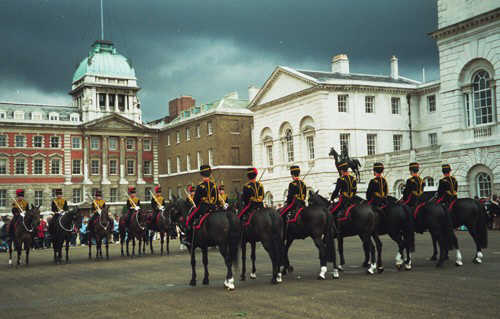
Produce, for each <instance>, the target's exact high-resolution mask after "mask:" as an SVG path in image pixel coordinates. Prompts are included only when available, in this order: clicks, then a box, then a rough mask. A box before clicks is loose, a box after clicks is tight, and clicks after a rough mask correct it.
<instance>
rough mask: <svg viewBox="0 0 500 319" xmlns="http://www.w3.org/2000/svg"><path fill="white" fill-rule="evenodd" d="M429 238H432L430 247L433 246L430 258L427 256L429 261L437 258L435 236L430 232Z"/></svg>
mask: <svg viewBox="0 0 500 319" xmlns="http://www.w3.org/2000/svg"><path fill="white" fill-rule="evenodd" d="M431 238H432V248H433V252H432V256H431V258H429V260H430V261H436V260H437V254H438V252H437V238H436V236H434V235H433V234H432V233H431Z"/></svg>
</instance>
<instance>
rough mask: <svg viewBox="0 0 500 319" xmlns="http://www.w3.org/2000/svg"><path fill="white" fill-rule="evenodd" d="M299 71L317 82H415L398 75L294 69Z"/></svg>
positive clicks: (415, 82)
mask: <svg viewBox="0 0 500 319" xmlns="http://www.w3.org/2000/svg"><path fill="white" fill-rule="evenodd" d="M295 71H297V72H299V73H302V74H305V75H307V76H310V77H312V78H314V79H315V80H316V81H317V82H321V83H329V82H330V81H331V80H351V81H370V82H384V83H395V84H417V83H418V82H417V81H413V80H409V79H406V78H404V77H401V76H400V77H399V78H397V79H394V78H392V77H390V76H383V75H370V74H358V73H348V74H344V73H338V72H323V71H307V70H295Z"/></svg>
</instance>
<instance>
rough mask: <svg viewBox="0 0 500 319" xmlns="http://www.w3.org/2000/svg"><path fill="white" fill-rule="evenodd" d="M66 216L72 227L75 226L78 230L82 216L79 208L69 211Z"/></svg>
mask: <svg viewBox="0 0 500 319" xmlns="http://www.w3.org/2000/svg"><path fill="white" fill-rule="evenodd" d="M68 214H69V215H70V216H71V221H72V222H73V225H75V226H76V227H77V228H78V229H80V228H81V227H82V222H83V215H82V214H81V213H80V208H78V207H75V208H74V209H73V210H70V211H69V212H68Z"/></svg>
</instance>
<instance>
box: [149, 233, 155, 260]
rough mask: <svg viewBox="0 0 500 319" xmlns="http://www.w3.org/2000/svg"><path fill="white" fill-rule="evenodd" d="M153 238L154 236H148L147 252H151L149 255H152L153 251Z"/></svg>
mask: <svg viewBox="0 0 500 319" xmlns="http://www.w3.org/2000/svg"><path fill="white" fill-rule="evenodd" d="M153 237H154V236H149V250H150V251H151V255H154V254H155V253H154V251H153Z"/></svg>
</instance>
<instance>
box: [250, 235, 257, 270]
mask: <svg viewBox="0 0 500 319" xmlns="http://www.w3.org/2000/svg"><path fill="white" fill-rule="evenodd" d="M256 246H257V244H256V242H255V241H252V242H250V247H251V249H252V250H251V252H250V258H251V259H252V272H251V273H250V279H257V268H256V267H255V249H256Z"/></svg>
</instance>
